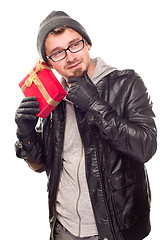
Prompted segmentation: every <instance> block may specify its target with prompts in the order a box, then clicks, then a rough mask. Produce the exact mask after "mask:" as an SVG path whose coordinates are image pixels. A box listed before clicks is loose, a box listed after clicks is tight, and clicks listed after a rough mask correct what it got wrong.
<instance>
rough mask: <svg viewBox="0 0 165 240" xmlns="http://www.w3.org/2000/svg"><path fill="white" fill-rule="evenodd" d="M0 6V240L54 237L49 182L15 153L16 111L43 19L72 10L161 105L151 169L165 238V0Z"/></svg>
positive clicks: (155, 222) (108, 55) (157, 219)
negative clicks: (21, 87)
mask: <svg viewBox="0 0 165 240" xmlns="http://www.w3.org/2000/svg"><path fill="white" fill-rule="evenodd" d="M1 5H2V6H0V24H1V27H0V31H1V33H0V34H1V35H0V36H1V37H0V47H1V48H0V49H1V51H0V61H1V63H0V66H1V79H0V83H1V88H0V91H1V93H0V104H1V105H0V106H1V118H0V121H1V122H0V133H1V140H0V141H1V143H0V147H1V158H0V166H1V168H0V239H3V240H8V239H17V240H22V239H23V240H29V239H31V240H33V239H35V240H46V239H49V223H48V203H47V189H46V188H47V187H46V185H47V179H46V175H45V173H42V174H38V173H35V172H33V171H32V170H31V169H29V168H28V167H27V165H26V163H25V162H24V161H23V160H22V159H18V158H16V156H15V151H14V143H15V141H16V136H15V131H16V125H15V122H14V114H15V110H16V108H17V107H18V105H19V103H20V101H21V99H22V98H23V94H22V92H21V91H20V89H19V87H18V83H19V82H20V81H21V80H22V79H23V78H24V76H25V75H26V74H27V73H28V72H29V70H30V69H31V68H32V67H33V65H34V64H35V60H36V58H38V57H39V56H38V53H37V49H36V37H37V32H38V27H39V24H40V22H41V21H42V20H43V19H44V18H45V17H46V16H47V15H48V14H49V13H50V12H51V11H52V10H63V11H66V12H67V13H68V14H69V15H70V16H71V17H72V18H75V19H76V20H78V21H79V22H80V23H81V24H82V25H83V26H84V27H85V29H86V30H87V32H88V34H89V36H90V38H91V40H92V42H93V46H92V49H91V57H97V56H99V57H102V58H103V59H104V60H105V61H106V62H107V64H109V65H111V66H115V67H117V68H118V69H126V68H133V69H134V70H135V71H136V72H138V73H139V74H140V75H141V77H142V78H143V81H144V82H145V84H146V86H147V87H148V91H149V94H150V95H151V99H152V101H153V103H154V112H155V114H156V123H157V128H158V151H157V153H156V155H155V156H154V157H153V158H152V160H151V161H150V162H148V163H147V164H146V166H147V169H148V173H149V178H150V183H151V189H152V211H151V222H152V232H151V234H150V235H149V236H148V237H147V238H146V239H147V240H157V239H164V215H165V208H164V202H165V194H164V179H165V178H164V176H165V171H164V167H165V164H164V161H165V160H164V151H163V150H164V149H163V147H164V146H163V144H164V141H163V136H164V134H165V131H164V116H165V114H164V102H165V101H164V97H165V96H164V95H165V94H164V93H165V89H164V86H165V84H164V81H165V74H164V62H165V47H164V45H165V35H164V32H165V29H164V24H165V9H164V8H165V7H164V2H163V0H162V1H161V0H155V1H154V0H107V1H106V0H101V1H96V0H95V1H93V0H88V1H85V0H84V1H77V0H70V1H67V0H66V1H63V0H59V1H57V0H56V1H55V0H54V1H49V0H47V1H38V0H34V1H21V0H20V1H19V0H15V1H5V2H3V4H2V3H1ZM132 240H133V239H132Z"/></svg>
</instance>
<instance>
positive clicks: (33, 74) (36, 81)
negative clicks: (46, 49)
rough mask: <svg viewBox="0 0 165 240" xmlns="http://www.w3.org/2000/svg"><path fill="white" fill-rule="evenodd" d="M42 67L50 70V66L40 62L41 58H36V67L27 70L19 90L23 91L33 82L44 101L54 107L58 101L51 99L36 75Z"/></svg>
mask: <svg viewBox="0 0 165 240" xmlns="http://www.w3.org/2000/svg"><path fill="white" fill-rule="evenodd" d="M42 69H49V70H51V68H50V67H48V66H45V65H43V64H42V60H41V59H38V60H37V62H36V68H35V70H33V69H32V70H31V71H30V72H29V75H30V76H29V77H28V78H27V79H26V80H25V83H24V85H23V86H22V87H21V90H22V91H23V92H24V91H25V89H26V88H27V87H30V86H31V85H32V83H34V84H35V85H36V86H37V88H38V90H39V91H40V92H41V94H42V96H43V97H44V99H45V101H46V102H47V103H48V104H49V105H51V106H53V107H56V106H57V105H58V104H59V102H57V101H55V100H53V99H52V98H51V97H50V95H49V93H48V92H47V91H46V89H45V87H44V85H43V84H42V82H41V81H40V79H39V78H38V76H37V73H38V72H39V71H41V70H42Z"/></svg>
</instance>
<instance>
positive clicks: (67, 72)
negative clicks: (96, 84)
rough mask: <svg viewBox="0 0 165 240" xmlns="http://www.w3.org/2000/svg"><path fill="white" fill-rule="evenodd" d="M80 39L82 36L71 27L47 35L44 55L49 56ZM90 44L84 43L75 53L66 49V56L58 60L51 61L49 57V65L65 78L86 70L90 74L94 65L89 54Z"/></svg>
mask: <svg viewBox="0 0 165 240" xmlns="http://www.w3.org/2000/svg"><path fill="white" fill-rule="evenodd" d="M81 39H82V36H81V35H80V34H79V33H78V32H76V31H74V30H73V29H71V28H67V29H66V30H65V31H64V32H62V33H59V34H56V35H55V34H50V35H48V37H47V39H46V41H45V51H46V55H47V56H50V55H52V54H53V53H55V52H57V51H60V50H62V49H66V48H68V47H69V46H70V45H71V44H72V43H75V42H77V41H79V40H81ZM89 49H90V45H88V44H87V43H86V42H85V43H84V48H83V49H82V50H80V51H79V52H76V53H71V52H70V51H69V50H68V51H67V56H66V57H65V58H64V59H62V60H60V61H58V62H53V61H52V60H51V59H49V60H48V61H49V63H50V65H51V66H52V67H53V68H54V69H55V70H56V71H57V72H58V73H59V74H60V75H61V76H63V77H64V78H65V79H67V78H68V77H72V76H82V74H83V72H84V71H86V70H87V71H88V74H89V75H92V73H93V71H94V65H93V63H92V62H91V60H90V56H89Z"/></svg>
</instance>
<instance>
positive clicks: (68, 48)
mask: <svg viewBox="0 0 165 240" xmlns="http://www.w3.org/2000/svg"><path fill="white" fill-rule="evenodd" d="M78 42H82V43H83V47H82V48H81V49H79V50H78V51H76V52H72V51H71V50H70V47H71V46H72V45H74V44H75V43H78ZM84 43H85V40H84V39H83V38H82V39H81V40H78V41H76V42H74V43H72V44H71V45H69V47H67V48H65V49H62V50H61V51H65V57H63V58H61V59H59V60H57V61H55V60H53V58H52V56H53V55H54V54H55V53H56V52H55V53H53V54H51V55H50V56H46V58H49V59H51V60H52V61H53V62H59V61H61V60H63V59H64V58H66V56H67V51H68V50H69V51H70V52H71V53H77V52H79V51H81V50H82V49H83V48H84Z"/></svg>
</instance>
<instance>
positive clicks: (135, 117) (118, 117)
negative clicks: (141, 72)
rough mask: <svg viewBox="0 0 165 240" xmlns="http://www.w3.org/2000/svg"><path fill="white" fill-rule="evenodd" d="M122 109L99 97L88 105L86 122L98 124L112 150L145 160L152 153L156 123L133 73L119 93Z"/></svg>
mask: <svg viewBox="0 0 165 240" xmlns="http://www.w3.org/2000/svg"><path fill="white" fill-rule="evenodd" d="M123 103H124V107H123V112H122V113H121V112H120V113H119V112H117V111H116V110H115V109H114V107H112V106H111V105H110V104H111V103H109V102H107V101H105V100H104V99H103V98H99V99H98V100H97V101H95V103H94V104H93V105H92V106H91V107H90V109H89V111H88V113H87V115H86V118H87V121H88V123H90V124H95V125H96V126H98V127H99V129H100V131H101V135H102V136H103V137H104V138H105V139H108V140H109V141H110V145H111V147H112V148H113V149H114V150H117V151H120V152H122V153H124V154H126V155H128V156H130V157H132V158H133V159H135V160H137V161H140V162H143V163H144V162H147V161H148V160H149V159H150V158H151V157H152V156H153V155H154V153H155V152H156V148H157V144H156V126H155V122H154V113H153V111H152V104H151V103H150V99H149V97H148V94H147V89H146V87H145V86H144V83H143V81H142V80H141V78H140V77H139V76H138V75H137V74H133V75H132V76H131V77H130V76H129V79H128V81H127V88H125V91H124V92H122V103H121V104H123Z"/></svg>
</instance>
